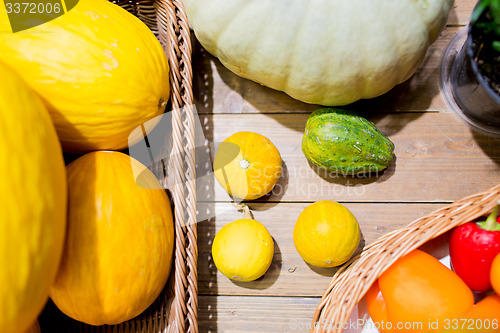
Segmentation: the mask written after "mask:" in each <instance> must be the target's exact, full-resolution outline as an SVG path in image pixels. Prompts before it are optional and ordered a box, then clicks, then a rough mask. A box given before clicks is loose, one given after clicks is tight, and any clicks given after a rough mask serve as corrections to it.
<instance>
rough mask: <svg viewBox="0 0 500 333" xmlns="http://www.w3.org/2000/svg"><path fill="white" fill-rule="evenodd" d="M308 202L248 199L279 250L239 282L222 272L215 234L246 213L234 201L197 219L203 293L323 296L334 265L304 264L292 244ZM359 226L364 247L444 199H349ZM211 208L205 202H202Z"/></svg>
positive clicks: (422, 214)
mask: <svg viewBox="0 0 500 333" xmlns="http://www.w3.org/2000/svg"><path fill="white" fill-rule="evenodd" d="M309 204H310V203H280V204H277V205H275V204H270V203H250V204H249V207H250V208H251V210H252V213H253V214H254V218H255V219H256V220H257V221H259V222H261V223H262V224H264V225H265V226H266V228H267V229H268V230H269V233H270V234H271V236H272V237H273V239H274V247H275V253H274V258H273V262H272V264H271V267H270V268H269V270H268V271H267V272H266V274H265V275H264V276H263V277H261V278H259V279H257V280H256V281H252V282H236V281H232V280H230V279H228V278H227V277H225V276H223V275H222V274H221V273H220V272H219V271H218V270H217V269H216V267H215V265H214V263H213V261H212V259H211V246H212V242H213V239H214V237H215V235H216V233H217V232H218V231H219V230H220V228H222V227H223V226H224V225H226V224H227V223H229V222H232V221H234V220H236V219H239V218H242V217H243V215H242V213H240V212H238V211H237V209H236V208H235V207H234V205H233V204H231V203H214V204H211V205H210V209H211V210H212V211H214V212H215V214H214V215H215V217H214V218H212V219H210V220H207V221H203V222H201V223H199V224H198V235H199V236H198V237H199V238H198V245H199V256H200V260H199V264H198V274H199V276H198V281H199V293H200V294H202V295H206V294H210V295H267V296H321V295H322V294H323V292H324V291H325V290H326V288H327V287H328V284H329V282H330V280H331V277H332V276H333V274H334V273H335V271H336V268H317V267H312V266H310V265H308V264H307V263H305V262H304V261H303V260H302V258H301V257H300V255H299V254H298V253H297V251H296V249H295V246H294V244H293V237H292V235H293V228H294V226H295V222H296V220H297V217H298V216H299V214H300V213H301V212H302V210H303V209H304V208H305V207H307V206H308V205H309ZM344 205H345V206H346V207H347V208H348V209H349V210H350V211H351V212H352V213H353V214H354V216H356V219H357V220H358V223H359V224H360V228H361V242H360V247H359V250H360V249H361V247H362V246H364V245H366V244H369V243H371V242H373V241H374V240H375V239H377V238H378V237H380V236H382V235H383V234H386V233H388V232H390V231H392V230H395V229H398V228H400V227H402V226H404V225H407V224H408V223H410V222H412V221H413V220H415V219H417V218H419V217H422V216H424V215H426V214H428V213H430V212H432V211H434V210H436V209H438V208H440V207H441V206H442V204H370V203H345V204H344ZM198 206H199V209H207V208H208V207H207V206H206V205H203V204H202V205H198Z"/></svg>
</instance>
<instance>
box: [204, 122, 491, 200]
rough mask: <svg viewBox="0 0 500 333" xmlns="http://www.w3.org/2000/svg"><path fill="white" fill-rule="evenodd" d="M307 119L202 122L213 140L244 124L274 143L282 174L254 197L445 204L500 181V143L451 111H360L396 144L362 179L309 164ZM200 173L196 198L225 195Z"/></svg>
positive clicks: (225, 135) (245, 128)
mask: <svg viewBox="0 0 500 333" xmlns="http://www.w3.org/2000/svg"><path fill="white" fill-rule="evenodd" d="M307 117H308V115H307V114H293V115H290V114H289V115H287V114H253V115H248V114H246V115H207V116H202V119H201V121H202V123H203V124H204V130H205V135H206V137H207V139H208V140H209V141H210V142H215V144H217V143H218V142H221V141H223V140H224V139H225V138H226V137H228V136H229V135H231V134H232V133H234V132H237V131H243V130H247V131H255V132H258V133H261V134H262V135H265V136H267V137H268V138H269V139H270V140H271V141H272V142H273V143H274V144H275V145H276V146H277V148H278V150H279V151H280V153H281V155H282V158H283V161H284V171H283V175H282V177H281V179H280V180H279V182H278V184H277V186H276V187H275V189H274V190H273V191H272V192H271V195H269V196H266V197H264V198H261V199H259V200H260V201H282V202H285V201H288V202H294V201H309V202H310V201H317V200H322V199H325V198H329V199H333V200H337V201H350V202H352V201H357V202H360V201H369V202H402V201H404V202H451V201H454V200H457V199H459V198H462V197H465V196H467V195H470V194H473V193H475V192H479V191H482V190H486V189H488V188H490V187H491V186H493V185H495V184H498V183H500V172H499V170H500V144H499V143H500V141H499V140H498V139H493V138H490V137H486V136H483V135H480V134H476V133H472V132H471V131H470V129H469V128H468V126H467V125H465V124H463V123H462V122H461V121H459V120H458V119H457V118H456V117H455V115H454V114H447V113H392V114H366V117H367V118H368V119H369V120H371V121H373V122H374V123H375V124H376V125H377V127H378V128H379V129H380V130H381V131H382V132H383V133H385V134H386V135H388V137H389V138H390V139H391V140H392V141H393V142H394V144H395V146H396V149H395V159H394V160H393V162H392V163H391V164H390V166H389V168H388V169H387V170H385V171H383V172H380V173H378V174H373V175H372V177H366V178H360V177H356V176H355V177H352V176H345V175H342V174H340V173H338V174H336V173H333V172H332V173H326V172H324V171H322V170H319V169H318V168H316V167H315V166H312V165H310V164H309V163H308V161H307V159H306V158H305V156H304V155H303V153H302V151H301V139H302V135H303V131H304V127H305V123H306V120H307ZM215 151H216V148H213V149H212V154H214V152H215ZM208 164H210V163H208ZM207 167H209V168H211V166H210V165H207ZM210 171H211V170H208V171H206V172H208V173H210ZM198 174H199V175H200V176H201V175H202V174H203V170H199V172H198ZM205 178H207V179H204V180H203V182H202V181H200V183H203V184H204V185H203V188H202V189H201V190H200V191H199V193H198V197H199V199H200V200H201V201H228V200H230V198H229V196H228V195H227V193H226V192H225V191H224V190H223V189H222V187H221V186H219V184H218V183H214V182H215V181H214V179H213V176H212V175H209V176H207V177H205ZM205 199H206V200H205Z"/></svg>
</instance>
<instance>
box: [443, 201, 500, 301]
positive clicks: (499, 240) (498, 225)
mask: <svg viewBox="0 0 500 333" xmlns="http://www.w3.org/2000/svg"><path fill="white" fill-rule="evenodd" d="M499 204H500V202H499ZM449 249H450V259H451V265H452V268H453V270H454V271H455V272H456V273H457V274H458V276H460V278H462V280H463V281H464V282H465V283H466V284H467V285H468V286H469V288H470V289H472V290H473V291H477V292H484V291H487V290H488V289H490V288H491V282H490V270H491V263H492V261H493V259H494V258H495V256H496V255H497V254H499V253H500V217H498V206H497V207H495V209H494V210H493V212H492V213H491V214H490V215H489V216H488V218H487V219H486V221H482V222H468V223H465V224H463V225H461V226H459V227H457V228H455V229H454V230H453V231H452V233H451V237H450V248H449Z"/></svg>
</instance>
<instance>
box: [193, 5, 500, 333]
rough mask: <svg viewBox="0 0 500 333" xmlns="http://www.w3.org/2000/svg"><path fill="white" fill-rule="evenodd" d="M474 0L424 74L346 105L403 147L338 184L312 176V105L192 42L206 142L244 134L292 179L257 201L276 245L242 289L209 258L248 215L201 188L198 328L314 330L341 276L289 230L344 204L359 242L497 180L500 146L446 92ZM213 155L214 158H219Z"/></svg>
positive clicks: (455, 14)
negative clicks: (442, 83)
mask: <svg viewBox="0 0 500 333" xmlns="http://www.w3.org/2000/svg"><path fill="white" fill-rule="evenodd" d="M474 5H475V1H472V0H457V1H456V2H455V5H454V7H453V9H452V11H451V14H450V17H449V21H448V25H447V27H446V28H445V29H444V30H443V31H442V33H441V35H440V37H439V39H438V40H437V41H436V42H435V43H434V44H433V45H432V46H431V47H430V48H429V50H428V53H427V56H426V58H425V60H424V61H423V63H422V64H421V66H420V68H419V69H418V71H417V72H416V73H415V75H414V76H413V77H412V78H411V79H410V80H408V81H407V82H405V83H403V84H401V85H399V86H397V87H395V88H394V89H392V90H391V91H390V92H389V93H387V94H385V95H383V96H381V97H379V98H376V99H373V100H369V101H361V102H357V103H355V104H354V105H352V106H349V108H351V109H354V110H357V111H359V113H360V114H361V115H362V116H365V117H366V118H368V119H369V120H371V121H373V122H374V123H375V124H376V125H377V127H378V128H379V129H380V130H381V131H382V132H383V133H385V134H386V135H387V136H388V137H389V138H390V139H391V140H392V141H393V142H394V143H395V145H396V149H395V156H396V159H395V161H393V163H392V164H391V165H390V167H389V168H388V169H387V170H386V171H385V172H383V173H381V174H380V175H379V176H378V177H374V178H352V177H350V178H342V177H337V178H329V177H327V176H325V175H323V174H321V173H317V172H315V171H314V170H313V169H312V168H311V167H310V166H309V164H308V162H307V160H306V158H305V157H304V155H303V154H302V152H301V149H300V142H301V138H302V134H303V130H304V127H305V122H306V120H307V117H308V115H309V113H310V112H311V111H312V110H314V109H316V108H317V106H315V105H307V104H304V103H301V102H298V101H295V100H293V99H291V98H290V97H288V96H287V95H286V94H284V93H281V92H277V91H273V90H271V89H268V88H265V87H263V86H260V85H259V84H256V83H254V82H251V81H248V80H245V79H242V78H240V77H238V76H236V75H234V74H233V73H231V72H230V71H229V70H227V69H226V68H224V67H223V66H222V65H221V64H220V62H219V61H218V60H217V59H216V58H214V57H212V56H211V55H209V54H208V53H207V52H206V51H204V50H203V49H202V48H201V46H200V45H199V44H197V43H195V47H194V54H193V63H194V68H193V69H194V75H195V78H194V93H195V103H196V106H197V109H198V112H199V113H200V115H201V123H202V126H203V130H204V133H205V136H206V138H207V139H208V140H209V141H211V142H221V141H223V140H224V139H225V138H226V137H228V136H229V135H231V134H232V133H234V132H237V131H242V130H247V131H254V132H258V133H261V134H263V135H265V136H266V137H268V138H269V139H270V140H271V141H272V142H273V143H274V144H275V145H276V146H277V148H278V149H279V151H280V153H281V155H282V158H283V161H284V166H285V169H284V170H285V172H284V175H283V177H282V178H281V179H280V181H279V183H278V185H277V187H276V188H275V190H274V191H273V192H272V194H271V195H270V196H268V197H266V198H264V199H262V200H259V201H257V202H251V203H249V206H250V208H251V209H252V211H253V213H254V215H255V218H256V219H257V220H258V221H260V222H262V223H263V224H264V225H265V226H266V227H267V228H268V230H269V232H270V233H271V235H272V236H273V238H274V240H275V254H274V260H273V263H272V265H271V267H270V269H269V270H268V272H267V273H266V274H265V275H264V277H263V278H260V279H258V280H257V281H254V282H247V283H238V282H233V281H231V280H229V279H228V278H226V277H224V276H223V275H222V274H221V273H220V272H218V271H217V269H216V267H215V265H214V263H213V261H212V259H211V255H210V250H211V244H212V241H213V238H214V236H215V234H216V233H217V231H218V230H219V229H220V228H221V227H222V226H223V225H225V224H226V223H228V222H230V221H233V220H235V219H238V218H241V216H242V215H241V213H239V212H238V211H237V210H236V208H235V207H234V206H233V205H232V203H231V201H230V198H229V197H228V195H227V194H226V193H225V192H224V191H223V190H222V188H221V187H220V186H219V185H218V184H217V183H215V184H213V185H214V186H213V187H211V188H212V189H213V190H212V189H210V187H209V188H208V189H207V188H202V189H200V192H199V197H200V198H201V199H200V198H199V199H200V200H202V199H203V198H204V199H207V201H211V202H212V203H211V204H209V205H208V207H205V208H203V209H208V210H209V211H208V213H209V215H212V216H213V215H215V217H214V218H210V219H208V220H206V221H203V222H200V223H199V242H198V244H199V266H198V267H199V327H200V332H306V331H308V327H310V325H311V320H312V316H313V313H314V310H315V309H316V306H317V305H318V303H319V300H320V297H321V295H322V294H323V292H324V291H325V289H326V288H327V286H328V284H329V282H330V280H331V277H332V275H333V274H334V272H335V270H336V269H319V268H314V267H311V266H308V265H307V264H306V263H305V262H304V261H303V260H302V259H301V257H300V256H299V254H298V253H297V251H296V250H295V247H294V245H293V240H292V230H293V227H294V224H295V221H296V219H297V217H298V215H299V213H300V212H301V211H302V209H304V208H305V207H306V206H307V205H309V204H311V203H312V202H314V201H317V200H323V199H329V200H334V201H338V202H341V203H343V204H345V205H346V206H347V207H348V208H349V209H350V210H351V211H352V212H353V213H354V215H355V216H356V217H357V219H358V221H359V223H360V227H361V231H362V244H368V243H370V242H372V241H374V240H375V239H376V238H378V237H379V236H381V235H383V234H385V233H387V232H389V231H391V230H394V229H396V228H399V227H401V226H403V225H406V224H408V223H409V222H411V221H413V220H415V219H416V218H418V217H420V216H423V215H425V214H427V213H430V212H431V211H433V210H435V209H437V208H439V207H441V206H443V205H445V204H447V203H450V202H452V201H454V200H456V199H459V198H461V197H465V196H467V195H470V194H473V193H476V192H479V191H482V190H486V189H488V188H490V187H492V186H493V185H496V184H498V183H500V172H499V171H500V141H499V140H495V139H492V138H489V137H486V136H483V135H481V134H477V133H473V132H471V130H470V129H469V127H468V126H467V125H464V124H463V123H462V122H461V121H459V120H458V119H457V118H456V116H455V115H454V114H453V113H451V111H450V109H449V107H448V106H447V105H446V103H445V102H444V99H443V98H442V96H441V93H440V90H439V64H440V60H441V56H442V54H443V52H444V50H445V48H446V46H447V45H448V43H449V41H450V39H451V38H452V37H453V36H454V35H455V34H456V33H457V32H458V31H459V30H460V29H461V28H462V27H463V26H464V25H466V24H467V22H468V19H469V17H470V13H471V11H472V8H473V6H474ZM212 153H213V152H212Z"/></svg>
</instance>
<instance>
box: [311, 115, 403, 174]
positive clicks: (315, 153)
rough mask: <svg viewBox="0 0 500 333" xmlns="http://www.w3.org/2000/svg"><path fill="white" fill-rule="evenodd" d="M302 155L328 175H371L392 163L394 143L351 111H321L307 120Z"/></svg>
mask: <svg viewBox="0 0 500 333" xmlns="http://www.w3.org/2000/svg"><path fill="white" fill-rule="evenodd" d="M302 152H303V153H304V155H305V156H306V158H307V159H308V160H309V161H311V162H312V163H314V164H316V165H317V166H319V167H321V168H324V169H326V170H328V171H336V172H338V173H339V174H343V175H359V174H368V175H369V174H370V173H373V172H378V171H381V170H383V169H385V168H387V166H388V165H389V163H391V161H392V158H393V152H394V143H393V142H392V141H391V140H389V139H388V138H387V137H386V136H385V135H384V134H383V133H382V132H380V130H379V129H378V128H377V127H376V126H375V124H374V123H372V122H371V121H368V120H366V119H365V118H363V117H360V116H358V115H356V114H355V113H353V112H351V111H347V110H342V109H334V108H321V109H318V110H316V111H314V112H313V113H311V115H310V116H309V118H308V119H307V123H306V129H305V132H304V137H303V138H302Z"/></svg>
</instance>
